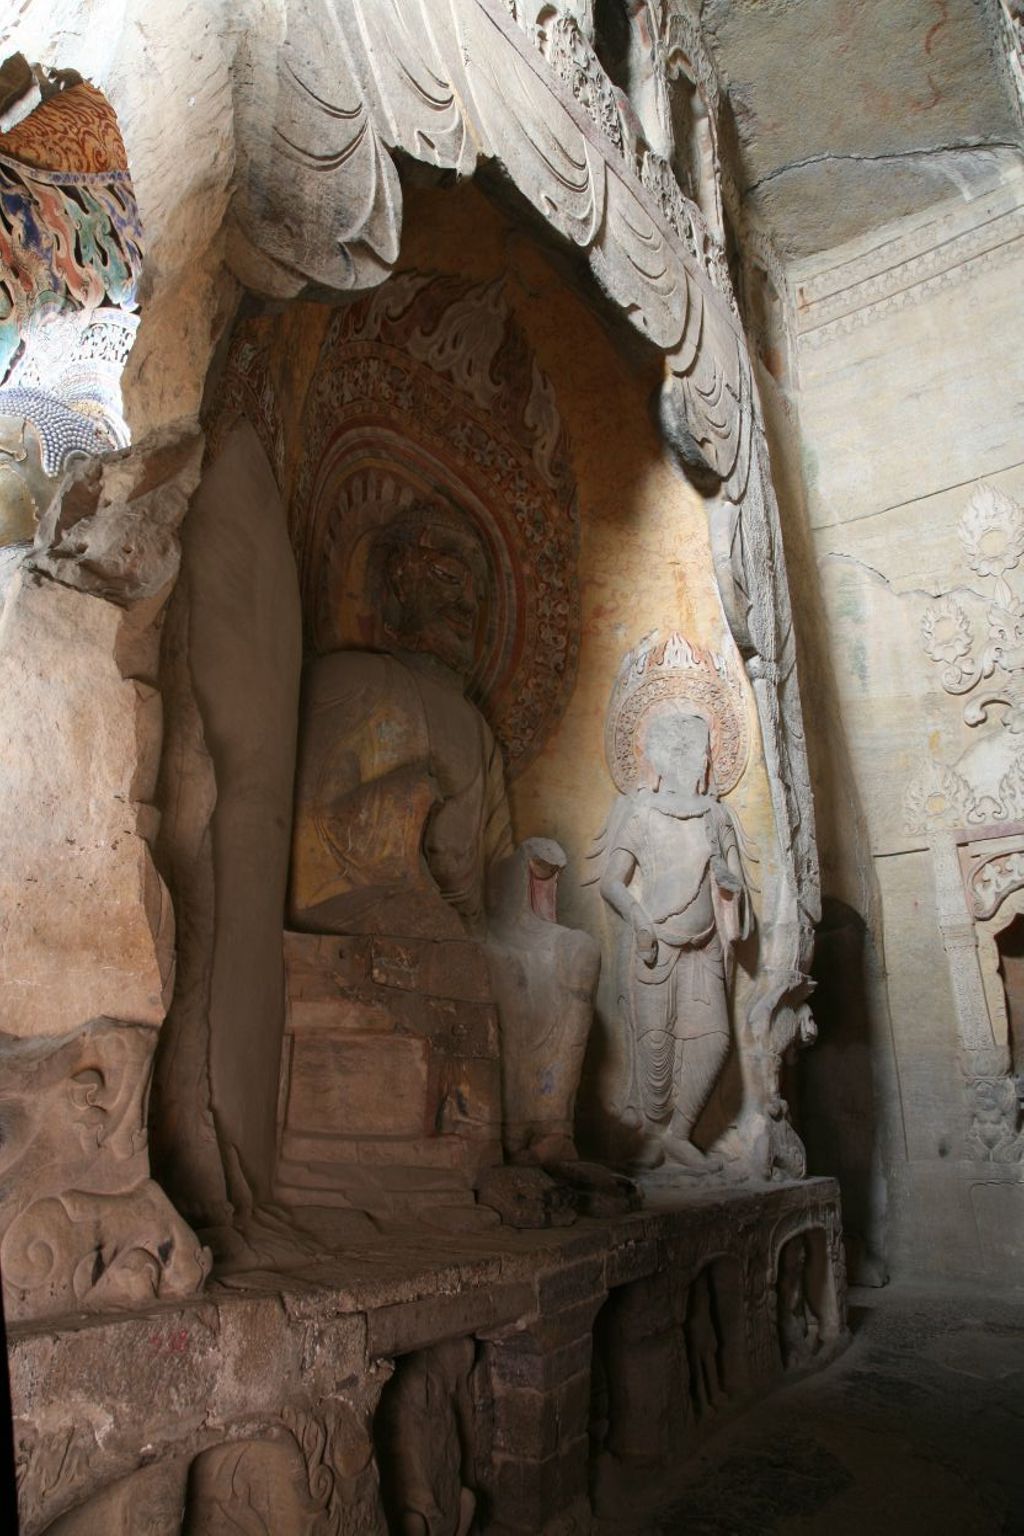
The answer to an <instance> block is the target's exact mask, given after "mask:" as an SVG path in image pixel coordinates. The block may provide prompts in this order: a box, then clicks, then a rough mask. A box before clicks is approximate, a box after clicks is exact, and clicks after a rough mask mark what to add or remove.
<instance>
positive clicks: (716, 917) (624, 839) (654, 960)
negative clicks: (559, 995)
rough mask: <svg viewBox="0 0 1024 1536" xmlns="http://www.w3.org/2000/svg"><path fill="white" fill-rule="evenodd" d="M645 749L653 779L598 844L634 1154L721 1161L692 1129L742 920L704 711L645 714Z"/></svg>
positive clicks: (739, 878) (696, 1163) (708, 1084)
mask: <svg viewBox="0 0 1024 1536" xmlns="http://www.w3.org/2000/svg"><path fill="white" fill-rule="evenodd" d="M644 756H645V757H646V760H647V764H648V767H649V769H650V771H651V775H652V786H653V787H648V786H645V787H642V788H639V789H637V790H635V791H633V793H632V794H629V795H622V796H620V798H619V800H618V801H617V803H616V805H615V808H614V809H613V811H612V815H611V819H610V821H609V824H608V828H607V831H606V833H605V834H604V835H603V837H602V839H601V846H600V847H599V849H598V850H597V851H598V852H600V853H601V854H603V873H602V875H601V886H600V889H601V895H602V896H603V897H604V900H605V901H606V902H607V903H608V905H609V906H610V907H612V908H613V910H614V911H615V912H617V913H618V915H619V916H620V917H621V918H622V919H623V921H624V922H625V923H627V924H628V925H629V926H630V928H631V929H632V943H631V946H630V954H629V960H628V962H627V975H626V976H625V977H623V978H622V985H621V988H620V991H621V993H622V994H623V995H624V998H625V1001H626V1006H627V1009H628V1015H629V1017H628V1020H627V1027H628V1028H629V1029H630V1031H631V1035H632V1039H631V1041H630V1045H631V1055H632V1060H633V1069H632V1077H633V1084H632V1089H631V1094H630V1098H631V1101H632V1102H633V1104H634V1106H635V1108H636V1110H637V1111H638V1112H639V1114H640V1117H641V1122H642V1131H643V1146H642V1149H641V1153H640V1157H639V1161H640V1162H641V1163H643V1164H644V1165H646V1166H648V1167H657V1166H659V1165H660V1164H662V1163H664V1162H669V1163H675V1164H678V1165H679V1166H681V1167H683V1168H686V1169H688V1170H690V1171H691V1172H697V1173H704V1172H711V1171H714V1170H716V1169H718V1168H720V1167H721V1166H722V1164H721V1159H720V1158H717V1157H715V1156H707V1155H705V1153H703V1152H701V1151H700V1149H699V1148H698V1147H696V1146H694V1144H693V1142H692V1140H691V1136H692V1134H693V1129H694V1126H695V1125H696V1124H697V1121H698V1119H699V1118H700V1115H701V1112H702V1111H703V1109H704V1107H705V1105H706V1104H707V1102H708V1099H709V1097H710V1095H711V1090H712V1089H713V1088H714V1086H715V1083H716V1081H717V1079H718V1076H719V1074H720V1072H721V1071H722V1068H723V1066H724V1065H725V1060H726V1057H727V1056H728V1054H729V1040H730V1035H729V1000H728V969H729V968H728V965H727V960H728V958H729V951H730V949H731V946H732V945H733V944H734V943H736V941H737V940H740V939H744V938H746V937H747V935H748V934H749V932H750V929H751V914H750V900H749V895H748V892H747V887H746V882H745V879H744V875H743V866H742V863H741V860H740V851H739V841H738V837H737V833H736V827H735V825H734V823H733V819H732V816H731V814H730V812H729V811H728V810H727V809H726V808H725V806H723V805H721V804H720V802H719V801H718V799H717V798H716V797H715V796H714V795H713V794H711V793H709V791H708V783H709V777H710V768H711V758H710V736H709V731H708V725H707V722H706V721H705V719H704V718H703V717H702V716H701V715H698V714H695V713H690V712H687V711H686V710H685V706H684V705H683V704H679V705H677V706H674V707H672V708H669V709H666V710H664V711H662V712H657V713H654V714H653V715H652V716H651V718H650V723H649V724H648V726H647V731H646V737H645V739H644Z"/></svg>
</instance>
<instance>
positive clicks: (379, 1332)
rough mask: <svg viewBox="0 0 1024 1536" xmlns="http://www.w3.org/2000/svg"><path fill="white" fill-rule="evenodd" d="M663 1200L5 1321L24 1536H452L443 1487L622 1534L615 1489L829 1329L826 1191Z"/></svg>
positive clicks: (487, 1511) (652, 1471)
mask: <svg viewBox="0 0 1024 1536" xmlns="http://www.w3.org/2000/svg"><path fill="white" fill-rule="evenodd" d="M661 1199H662V1201H663V1202H664V1203H663V1207H662V1206H659V1207H658V1208H656V1209H649V1210H646V1211H643V1212H638V1213H636V1214H634V1215H630V1216H625V1217H622V1218H619V1219H617V1220H615V1221H607V1222H605V1221H600V1222H599V1221H592V1220H581V1221H580V1222H579V1223H578V1224H577V1225H576V1226H574V1227H572V1228H571V1229H569V1230H568V1231H565V1230H548V1231H544V1232H513V1231H509V1230H508V1229H504V1228H502V1229H496V1230H493V1231H490V1232H487V1233H482V1234H478V1235H476V1236H468V1235H461V1236H459V1235H453V1236H445V1237H443V1238H442V1237H439V1236H436V1235H435V1236H426V1235H424V1234H423V1233H422V1231H421V1232H420V1233H419V1234H418V1235H416V1234H411V1235H405V1236H404V1237H394V1238H382V1237H380V1236H379V1235H375V1236H373V1237H371V1238H368V1239H366V1240H365V1241H363V1242H361V1243H359V1244H354V1245H352V1246H351V1247H350V1249H349V1250H348V1251H347V1252H346V1253H345V1254H343V1255H339V1256H337V1257H325V1258H324V1259H322V1260H320V1261H317V1262H314V1263H307V1264H306V1265H305V1267H304V1268H303V1269H301V1270H297V1271H294V1272H292V1273H290V1274H288V1275H273V1274H270V1273H267V1272H254V1273H252V1274H249V1275H242V1276H237V1277H235V1278H233V1279H232V1281H231V1282H230V1283H226V1282H223V1281H222V1282H218V1281H217V1279H216V1277H215V1278H214V1280H213V1281H212V1282H211V1283H210V1286H209V1289H208V1291H207V1293H206V1295H205V1296H204V1297H203V1298H201V1299H198V1300H196V1301H193V1302H189V1303H184V1304H182V1303H177V1304H170V1303H168V1304H158V1305H155V1306H153V1307H151V1308H149V1309H148V1310H147V1311H146V1312H144V1313H141V1314H135V1315H133V1316H124V1317H116V1316H108V1317H95V1316H93V1317H85V1316H75V1317H73V1318H70V1319H67V1320H64V1321H62V1322H59V1323H56V1324H54V1323H52V1322H51V1323H50V1324H49V1325H48V1326H43V1325H41V1324H36V1325H28V1324H25V1325H20V1326H17V1327H15V1328H14V1329H13V1330H12V1334H11V1339H10V1346H11V1366H12V1384H13V1398H14V1412H15V1431H16V1442H17V1459H18V1470H19V1483H20V1488H21V1508H22V1519H23V1536H38V1533H41V1532H43V1531H48V1532H50V1533H58V1536H95V1533H96V1532H97V1531H106V1530H109V1531H133V1532H134V1531H141V1530H146V1531H148V1532H152V1533H154V1536H181V1533H183V1532H184V1533H192V1532H198V1531H203V1532H206V1531H213V1530H218V1531H219V1530H227V1529H229V1528H230V1529H236V1528H237V1529H242V1528H244V1529H250V1528H252V1529H256V1528H257V1525H258V1521H259V1520H262V1522H263V1523H262V1525H259V1529H261V1530H262V1529H266V1530H269V1531H273V1533H274V1536H386V1533H387V1532H388V1531H389V1530H399V1529H401V1524H400V1519H401V1516H402V1515H403V1513H404V1512H408V1511H410V1510H411V1511H413V1512H414V1513H415V1512H416V1511H417V1510H419V1509H420V1508H421V1506H422V1504H423V1502H424V1500H426V1501H429V1500H430V1499H434V1500H435V1501H442V1507H441V1509H440V1512H439V1513H435V1518H436V1519H438V1521H439V1522H440V1517H441V1516H444V1519H445V1521H447V1523H438V1524H436V1526H435V1527H434V1528H435V1529H437V1530H445V1531H449V1530H450V1531H455V1530H457V1529H458V1528H459V1527H458V1525H457V1523H456V1521H457V1519H458V1513H459V1500H460V1499H461V1498H463V1497H464V1496H466V1495H469V1496H470V1497H471V1499H472V1500H473V1501H475V1508H476V1521H477V1524H476V1527H475V1528H476V1529H478V1530H479V1531H480V1532H482V1533H484V1536H512V1533H516V1536H541V1533H545V1536H554V1533H556V1532H558V1533H565V1532H568V1531H572V1532H573V1533H575V1536H585V1533H587V1532H591V1531H597V1530H600V1529H604V1530H609V1531H610V1530H614V1531H617V1532H618V1531H626V1530H628V1529H629V1528H630V1522H631V1520H633V1519H635V1517H636V1515H637V1513H638V1510H639V1503H638V1502H635V1500H636V1494H637V1490H641V1491H642V1490H644V1489H646V1491H647V1493H648V1494H651V1493H652V1491H653V1490H658V1491H661V1492H668V1491H669V1490H670V1488H671V1481H672V1475H673V1472H674V1471H675V1470H677V1469H678V1467H679V1464H680V1463H681V1462H682V1461H683V1460H684V1459H685V1457H686V1456H687V1455H688V1454H689V1453H691V1452H692V1451H693V1449H694V1448H695V1447H696V1446H697V1445H699V1443H700V1441H701V1439H702V1438H703V1437H704V1436H705V1435H706V1434H707V1433H709V1432H710V1431H711V1430H712V1429H713V1428H714V1426H715V1425H717V1424H721V1423H722V1422H723V1421H724V1420H725V1419H726V1418H727V1417H728V1416H729V1415H731V1414H732V1413H734V1412H736V1411H737V1410H739V1409H741V1408H742V1407H743V1405H744V1403H746V1402H749V1401H750V1400H751V1399H752V1398H753V1397H755V1396H758V1395H761V1394H763V1393H764V1392H765V1391H767V1390H768V1389H769V1388H770V1387H771V1386H772V1385H773V1384H774V1383H776V1382H778V1381H779V1380H781V1379H782V1378H783V1376H784V1375H785V1373H786V1372H787V1370H788V1371H793V1370H796V1369H800V1370H803V1369H812V1368H816V1367H818V1366H820V1365H823V1364H825V1363H826V1362H827V1361H828V1360H829V1359H831V1358H832V1357H833V1356H834V1354H835V1353H836V1351H837V1350H838V1349H839V1348H841V1346H842V1344H843V1342H844V1340H845V1336H846V1321H845V1318H846V1311H845V1305H846V1303H845V1275H844V1267H843V1260H842V1249H841V1242H840V1226H839V1207H838V1193H837V1189H836V1186H835V1184H834V1183H833V1182H832V1181H831V1180H827V1179H810V1180H807V1181H806V1182H804V1183H800V1184H774V1185H771V1186H767V1187H765V1186H760V1187H754V1186H750V1187H746V1188H742V1189H732V1190H728V1189H718V1190H714V1189H709V1188H706V1187H705V1188H702V1189H701V1190H699V1191H695V1192H693V1193H690V1194H686V1193H684V1192H682V1191H680V1190H678V1189H677V1190H675V1191H673V1192H672V1193H671V1194H665V1195H663V1196H662V1197H661ZM457 1429H458V1430H459V1431H460V1433H458V1434H457V1433H456V1430H457ZM444 1499H447V1500H448V1501H449V1502H448V1503H447V1504H445V1503H443V1500H444ZM631 1500H633V1501H634V1502H633V1503H630V1501H631ZM449 1505H450V1507H449ZM449 1516H450V1517H451V1518H450V1520H449V1519H448V1517H449ZM257 1517H258V1519H257ZM233 1520H234V1521H235V1524H234V1525H233V1524H232V1521H233ZM247 1521H248V1522H250V1523H249V1524H247V1523H246V1522H247ZM218 1522H220V1523H218Z"/></svg>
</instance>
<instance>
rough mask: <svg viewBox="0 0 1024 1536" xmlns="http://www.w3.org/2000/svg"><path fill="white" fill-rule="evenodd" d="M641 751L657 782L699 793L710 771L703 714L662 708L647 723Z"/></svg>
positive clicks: (707, 731) (708, 745)
mask: <svg viewBox="0 0 1024 1536" xmlns="http://www.w3.org/2000/svg"><path fill="white" fill-rule="evenodd" d="M644 753H645V755H646V757H647V761H648V763H649V764H650V766H651V768H652V769H653V771H654V774H655V777H656V779H657V781H658V783H659V786H664V787H665V788H666V789H673V790H677V791H679V792H680V793H682V794H688V795H692V794H703V793H704V791H705V790H706V789H707V787H708V779H709V778H710V774H711V733H710V731H709V730H708V723H707V721H706V720H705V719H704V717H703V715H693V714H683V713H682V712H681V711H675V710H672V711H665V712H664V713H659V714H656V715H655V716H654V718H653V719H652V720H651V723H650V725H649V726H648V727H647V734H646V737H645V739H644Z"/></svg>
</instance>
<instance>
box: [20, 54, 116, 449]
mask: <svg viewBox="0 0 1024 1536" xmlns="http://www.w3.org/2000/svg"><path fill="white" fill-rule="evenodd" d="M141 267H142V237H141V230H140V226H139V213H138V207H137V205H136V201H135V194H134V191H133V188H132V183H131V177H130V175H129V172H128V162H127V158H126V155H125V149H124V143H123V141H122V139H121V134H120V132H119V130H118V126H117V120H116V118H115V115H114V112H113V109H112V108H111V107H110V105H109V103H108V102H107V101H106V99H105V98H104V96H103V95H102V94H101V93H100V92H99V91H98V90H96V89H95V88H94V87H93V86H91V85H89V84H87V83H85V82H82V83H80V84H77V85H73V86H71V87H70V88H69V89H67V90H65V91H61V92H60V93H59V94H57V95H55V96H52V97H50V98H49V99H48V100H46V101H44V102H43V103H42V104H41V105H40V106H39V107H37V108H36V109H35V111H33V112H31V113H30V114H29V115H28V116H27V117H26V118H24V119H23V120H22V121H21V122H20V123H18V124H17V125H16V126H15V127H14V128H13V129H11V130H10V132H8V133H6V134H0V397H4V396H7V397H8V398H7V399H6V401H5V400H4V399H3V398H0V409H3V408H4V406H5V405H6V407H7V410H5V412H4V413H5V414H10V413H11V410H12V408H13V407H15V406H17V408H18V409H17V414H24V415H25V416H26V417H28V418H29V419H30V420H33V421H34V420H35V415H36V414H43V415H45V416H46V418H47V419H46V422H45V423H43V422H40V423H38V425H39V428H40V433H41V436H42V438H43V458H44V462H45V464H46V468H47V471H48V472H49V473H56V472H57V470H58V469H59V468H61V467H62V463H63V460H64V459H65V458H66V457H67V454H68V453H70V452H74V451H78V452H81V451H83V449H82V442H83V441H84V440H85V438H88V439H89V442H90V444H91V445H92V447H91V451H96V449H97V448H103V447H117V446H121V445H122V444H123V442H124V441H126V440H127V434H126V430H125V428H124V423H123V420H122V416H121V403H120V375H121V370H122V368H123V366H124V362H125V359H126V357H127V355H128V351H129V350H130V348H131V344H132V341H133V340H134V336H135V329H136V326H137V324H138V318H137V309H138V300H137V285H138V279H139V274H140V271H141ZM34 396H42V397H45V398H46V401H47V404H48V406H49V407H51V408H50V409H48V410H47V411H43V410H42V408H41V410H40V412H39V413H34V412H33V408H32V398H31V397H34ZM11 397H16V398H11ZM26 398H28V408H26ZM55 402H59V404H60V405H61V406H62V407H63V413H61V412H60V411H57V412H56V414H55V410H54V409H53V408H52V407H54V404H55ZM69 411H70V412H72V413H74V414H75V415H78V416H81V417H82V418H84V425H82V426H81V427H80V429H78V428H76V431H75V432H73V433H72V434H71V435H70V436H68V435H67V434H66V433H60V432H57V433H56V434H55V432H54V430H53V422H54V421H55V420H57V419H58V417H59V416H61V415H62V414H63V415H64V416H66V413H67V412H69ZM65 437H67V442H65V441H64V438H65Z"/></svg>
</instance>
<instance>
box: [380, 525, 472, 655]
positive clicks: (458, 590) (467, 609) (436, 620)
mask: <svg viewBox="0 0 1024 1536" xmlns="http://www.w3.org/2000/svg"><path fill="white" fill-rule="evenodd" d="M378 559H379V562H380V564H379V569H380V571H381V578H382V581H383V587H384V628H385V632H386V634H387V636H388V639H389V640H390V641H391V642H392V643H393V644H394V645H396V646H398V647H400V648H401V649H402V650H407V651H423V652H426V653H427V654H429V655H432V656H436V657H437V658H438V660H439V661H443V662H444V663H445V665H446V666H448V667H451V669H452V671H453V672H456V673H457V674H458V675H459V676H460V677H468V676H469V674H470V672H471V671H472V669H473V663H474V660H475V659H476V642H477V630H478V627H479V622H480V608H481V604H482V602H483V599H484V595H485V592H486V582H487V565H486V561H485V558H484V551H483V546H482V545H481V543H480V540H479V538H478V537H477V535H476V533H475V532H474V531H473V529H472V528H471V527H470V526H469V524H468V522H467V521H466V520H465V519H464V518H462V517H460V516H459V514H458V513H457V512H456V511H455V509H454V508H451V507H447V506H443V505H437V504H434V503H428V502H419V503H417V504H416V505H415V506H412V507H409V508H408V509H407V510H405V511H403V512H402V513H400V514H399V516H398V517H396V518H395V519H394V521H393V522H391V523H389V524H388V525H387V527H386V528H385V529H383V530H382V532H381V534H380V535H379V539H378Z"/></svg>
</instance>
